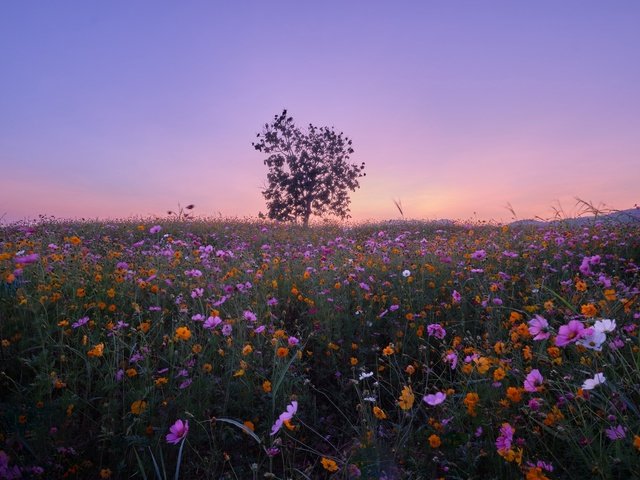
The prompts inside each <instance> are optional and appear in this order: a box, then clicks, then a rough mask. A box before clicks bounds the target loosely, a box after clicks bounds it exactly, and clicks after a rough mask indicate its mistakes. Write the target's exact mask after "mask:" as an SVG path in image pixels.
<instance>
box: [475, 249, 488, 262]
mask: <svg viewBox="0 0 640 480" xmlns="http://www.w3.org/2000/svg"><path fill="white" fill-rule="evenodd" d="M486 256H487V252H486V251H485V250H476V251H475V252H473V253H472V254H471V258H473V259H474V260H482V259H483V258H485V257H486Z"/></svg>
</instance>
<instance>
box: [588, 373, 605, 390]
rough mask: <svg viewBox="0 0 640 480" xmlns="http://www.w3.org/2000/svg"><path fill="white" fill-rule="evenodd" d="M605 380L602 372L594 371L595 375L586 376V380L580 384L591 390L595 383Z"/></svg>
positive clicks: (598, 383)
mask: <svg viewBox="0 0 640 480" xmlns="http://www.w3.org/2000/svg"><path fill="white" fill-rule="evenodd" d="M606 381H607V379H606V378H604V373H596V375H595V377H593V378H588V379H587V380H585V381H584V383H583V384H582V389H583V390H593V389H594V388H595V387H596V385H600V384H603V383H604V382H606Z"/></svg>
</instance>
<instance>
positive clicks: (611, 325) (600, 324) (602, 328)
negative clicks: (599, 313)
mask: <svg viewBox="0 0 640 480" xmlns="http://www.w3.org/2000/svg"><path fill="white" fill-rule="evenodd" d="M593 329H594V330H595V331H596V332H603V333H605V332H613V331H614V330H615V329H616V321H615V320H609V319H608V318H603V319H602V320H596V323H594V324H593Z"/></svg>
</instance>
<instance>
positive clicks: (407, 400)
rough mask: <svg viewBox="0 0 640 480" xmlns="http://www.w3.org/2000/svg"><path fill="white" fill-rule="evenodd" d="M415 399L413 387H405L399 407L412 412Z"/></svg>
mask: <svg viewBox="0 0 640 480" xmlns="http://www.w3.org/2000/svg"><path fill="white" fill-rule="evenodd" d="M415 398H416V397H415V395H414V394H413V391H412V390H411V387H403V388H402V393H401V394H400V398H399V399H398V405H399V406H400V408H401V409H402V410H410V409H411V407H413V402H414V400H415Z"/></svg>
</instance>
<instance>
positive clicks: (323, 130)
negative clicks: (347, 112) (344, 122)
mask: <svg viewBox="0 0 640 480" xmlns="http://www.w3.org/2000/svg"><path fill="white" fill-rule="evenodd" d="M257 137H258V141H257V142H255V143H252V145H253V147H254V148H255V149H256V150H258V151H259V152H261V153H264V154H267V155H268V157H267V158H266V159H265V160H264V164H265V165H266V166H267V167H269V172H268V173H267V181H268V185H267V186H266V187H265V189H264V190H263V192H262V194H263V195H264V198H265V200H266V202H267V208H268V210H269V211H268V216H269V218H271V219H274V220H280V221H291V222H297V221H299V220H301V221H302V223H303V224H304V225H305V226H307V225H308V224H309V218H310V217H311V215H317V216H322V215H324V214H327V213H329V214H332V215H335V216H337V217H339V218H342V219H344V218H349V203H350V201H351V200H350V198H349V194H348V191H352V192H353V191H355V189H356V188H359V187H360V184H359V182H358V178H360V177H362V176H365V175H366V174H365V173H363V170H364V162H363V163H362V164H360V165H356V164H350V163H349V162H348V160H349V156H350V155H351V154H352V153H353V151H354V150H353V148H352V147H351V140H350V139H349V138H348V137H346V136H344V134H343V133H342V132H340V133H336V132H335V131H334V129H333V127H331V128H328V127H315V126H314V125H312V124H309V127H308V129H307V131H306V132H303V131H302V130H300V129H299V128H298V127H296V125H295V124H294V122H293V118H292V117H288V116H287V111H286V110H283V111H282V114H280V115H275V117H274V120H273V122H272V123H270V124H269V123H267V124H265V126H264V129H263V131H262V133H259V134H258V135H257Z"/></svg>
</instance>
